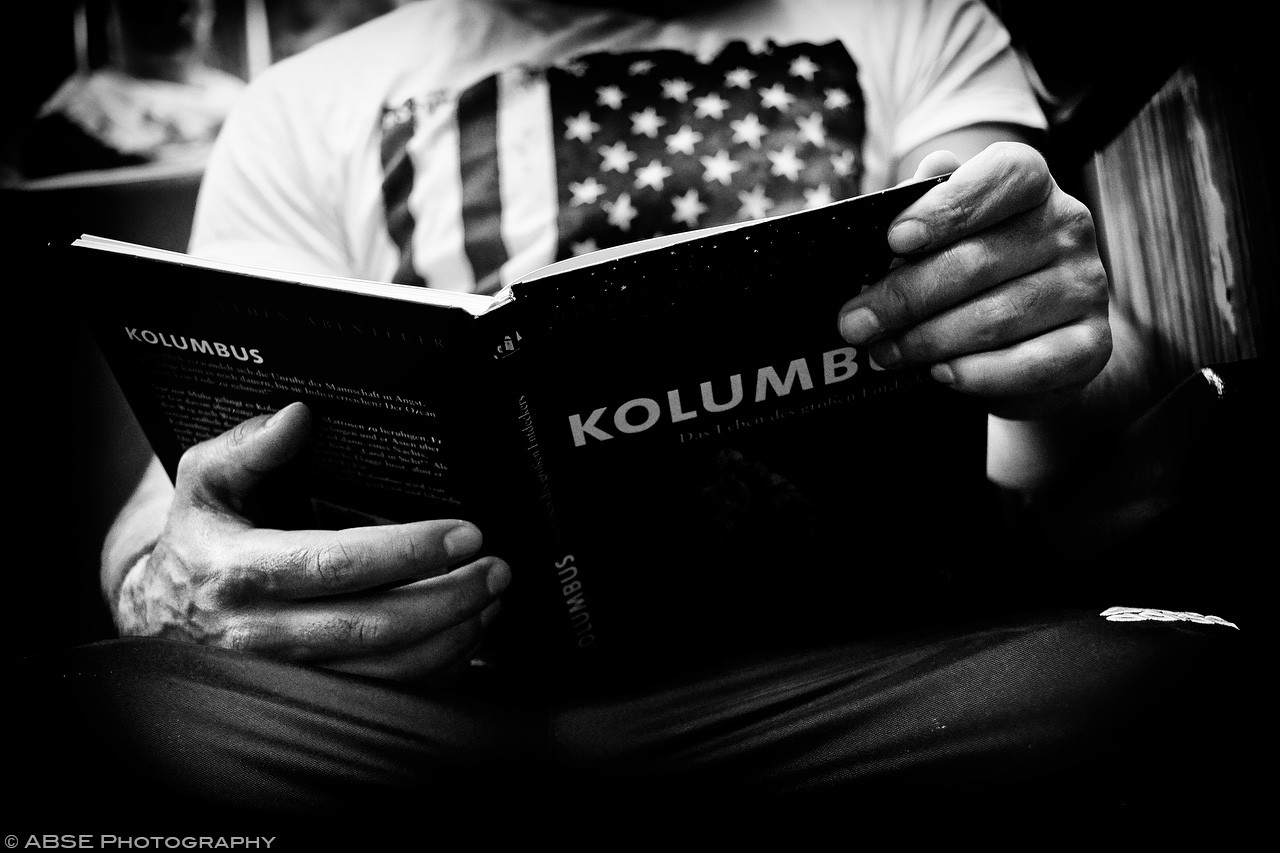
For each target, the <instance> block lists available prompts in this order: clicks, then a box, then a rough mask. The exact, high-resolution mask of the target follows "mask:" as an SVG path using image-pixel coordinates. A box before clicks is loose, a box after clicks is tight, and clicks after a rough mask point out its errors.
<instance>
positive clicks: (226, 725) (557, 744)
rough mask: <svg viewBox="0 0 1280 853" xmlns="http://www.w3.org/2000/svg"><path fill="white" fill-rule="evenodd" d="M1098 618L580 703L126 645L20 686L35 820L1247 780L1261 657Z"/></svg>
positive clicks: (1187, 630) (917, 804) (1222, 642)
mask: <svg viewBox="0 0 1280 853" xmlns="http://www.w3.org/2000/svg"><path fill="white" fill-rule="evenodd" d="M1100 614H1101V609H1094V610H1087V611H1084V610H1070V611H1052V612H1040V613H1033V614H1019V615H1016V616H1013V615H1006V616H1001V617H990V618H983V619H981V620H977V621H973V622H957V623H955V624H953V625H949V626H945V627H935V628H932V629H928V630H924V629H919V628H916V629H912V630H910V631H906V632H904V633H902V634H900V635H889V636H884V637H880V638H877V639H874V640H861V641H858V642H853V643H847V644H838V645H831V646H826V647H823V648H814V649H801V650H793V651H788V652H779V653H774V654H755V655H752V656H749V657H747V658H744V659H741V660H736V661H732V662H722V663H720V664H718V665H716V666H707V667H704V668H694V669H691V670H689V671H686V672H680V673H669V674H666V675H663V676H650V677H648V678H647V679H646V680H645V681H644V682H643V683H641V684H635V685H633V684H628V682H627V681H626V680H625V679H617V680H614V681H613V682H612V683H611V684H610V685H609V686H607V687H602V688H601V689H598V690H579V691H574V692H571V693H566V694H555V693H548V694H529V693H527V692H525V691H524V690H523V689H522V688H521V687H520V686H519V685H515V684H508V683H506V682H505V681H504V680H503V678H502V674H501V673H500V672H497V673H495V672H490V671H484V670H480V671H477V672H475V673H474V674H473V677H472V678H471V679H469V680H468V681H466V682H464V684H462V685H460V686H458V687H456V688H452V689H448V690H444V689H438V690H430V689H412V688H406V687H404V686H401V685H394V684H388V683H384V682H378V681H374V680H371V679H361V678H352V677H348V676H345V675H340V674H337V673H332V672H327V671H323V670H314V669H309V668H305V667H299V666H292V665H288V664H283V663H280V662H275V661H270V660H265V659H260V658H254V657H249V656H245V655H240V654H236V653H233V652H227V651H223V650H217V649H209V648H202V647H196V646H191V645H188V644H182V643H172V642H166V641H161V640H118V641H111V642H106V643H100V644H95V645H91V646H85V647H81V648H77V649H72V650H67V651H65V652H59V653H55V654H52V655H46V656H41V657H38V658H31V659H27V660H25V661H22V662H19V663H18V664H16V665H14V666H13V667H12V669H13V670H14V671H13V672H12V673H11V676H10V677H11V679H12V680H13V682H14V683H15V685H16V687H17V689H16V691H15V693H14V694H13V695H15V696H21V697H24V698H23V701H22V702H21V707H20V709H19V712H18V715H17V716H18V724H17V725H16V727H15V729H14V731H13V732H12V734H14V735H15V736H17V737H19V738H21V739H23V742H24V743H25V745H26V746H27V750H26V752H27V753H28V754H29V758H28V764H29V766H28V767H26V768H25V772H26V778H28V779H30V780H31V781H30V786H29V787H28V790H27V793H28V795H29V798H30V799H31V800H32V801H33V802H47V801H48V800H47V798H50V797H52V798H57V797H59V796H61V794H60V793H58V792H61V791H65V790H66V781H67V780H68V779H72V780H74V784H75V786H76V789H78V790H80V791H81V792H83V793H85V794H86V795H88V796H90V797H92V798H93V799H94V800H95V801H97V802H102V803H108V804H109V803H110V802H111V799H112V796H111V795H112V793H113V792H114V793H119V794H121V795H122V796H124V797H126V798H127V799H129V800H131V801H132V800H134V799H135V798H137V797H139V796H143V797H147V796H149V797H155V798H158V799H162V800H163V801H164V802H166V803H167V804H169V806H172V805H173V804H189V805H191V807H192V808H193V809H196V808H200V809H203V808H205V807H216V808H219V809H223V810H227V809H230V810H235V811H237V812H238V813H243V814H282V813H288V814H298V815H320V814H325V813H329V812H331V811H332V810H334V809H344V810H352V809H357V810H358V809H359V808H360V807H361V805H360V804H365V805H367V804H372V803H378V804H381V805H383V806H384V807H394V804H397V803H403V802H410V801H413V802H422V801H424V800H429V801H433V802H436V803H446V802H472V803H474V802H477V801H478V800H477V799H476V798H482V799H485V800H487V799H488V798H490V797H493V798H497V799H500V800H505V801H512V800H514V801H516V802H524V803H526V804H536V805H537V806H538V807H539V808H543V807H545V808H550V809H552V810H553V812H554V810H555V809H557V808H561V807H569V806H572V805H573V804H575V803H576V804H579V805H584V804H586V803H588V802H591V803H595V804H599V803H601V802H615V803H616V802H622V801H626V802H638V801H639V799H640V798H647V799H651V800H652V801H653V802H662V803H665V804H667V805H669V806H673V807H679V806H680V805H681V804H689V803H693V802H699V803H703V804H705V803H706V802H709V801H711V800H713V799H714V800H720V799H727V800H731V801H735V802H741V801H742V800H743V799H746V800H751V799H753V798H756V799H759V801H761V802H763V801H767V800H773V799H775V798H785V799H787V800H789V801H791V802H802V803H803V802H807V801H812V802H815V803H818V802H825V801H826V800H827V799H828V798H837V799H839V800H840V801H841V802H843V803H845V804H846V807H847V806H848V804H850V803H859V804H861V805H862V806H863V808H865V809H866V810H868V813H874V812H875V810H877V809H885V808H891V807H893V806H894V804H899V805H901V804H903V803H909V804H910V808H912V809H917V808H935V809H942V808H947V807H948V806H957V807H960V806H963V807H965V808H968V807H970V806H972V805H973V804H974V803H975V802H981V801H984V800H985V799H987V798H998V799H999V800H1000V801H1001V802H1005V803H1014V802H1018V801H1021V800H1025V801H1027V802H1028V803H1033V802H1034V803H1044V801H1045V798H1055V797H1056V798H1060V799H1059V800H1058V801H1057V803H1056V805H1054V808H1055V809H1069V808H1071V807H1072V805H1073V804H1074V806H1078V807H1086V808H1101V809H1113V808H1117V807H1121V808H1127V809H1132V808H1133V807H1134V806H1133V804H1134V803H1148V804H1151V805H1152V807H1155V806H1159V805H1161V804H1164V805H1167V804H1168V803H1170V802H1172V800H1170V799H1169V798H1170V797H1171V796H1174V797H1176V798H1179V799H1181V798H1185V796H1186V795H1188V794H1190V793H1195V792H1198V791H1199V790H1200V788H1205V787H1207V786H1204V785H1203V784H1202V783H1204V782H1205V781H1207V780H1211V779H1212V780H1216V781H1221V780H1223V779H1224V778H1229V772H1228V774H1227V775H1224V774H1223V773H1222V772H1220V770H1221V768H1220V767H1218V766H1216V765H1221V764H1222V763H1223V762H1230V761H1238V760H1240V756H1241V753H1240V747H1241V744H1240V743H1239V742H1238V740H1239V738H1238V737H1237V735H1239V734H1240V733H1241V731H1242V728H1243V727H1242V726H1241V725H1240V719H1239V717H1240V715H1241V714H1244V713H1248V706H1247V704H1244V703H1247V696H1246V695H1245V694H1244V693H1243V691H1242V688H1244V687H1247V685H1248V683H1249V682H1248V680H1247V677H1248V667H1249V655H1250V652H1249V648H1250V646H1249V644H1248V642H1247V638H1246V637H1245V636H1243V635H1242V633H1241V632H1240V631H1239V630H1237V629H1236V628H1234V627H1232V626H1229V625H1224V624H1219V623H1214V622H1208V621H1204V620H1201V621H1195V620H1193V619H1191V618H1190V617H1187V616H1183V617H1182V618H1176V617H1175V616H1168V615H1167V614H1166V616H1163V617H1160V618H1158V619H1157V618H1148V619H1144V620H1141V621H1113V620H1109V619H1108V618H1106V617H1105V616H1102V615H1100ZM1139 615H1140V614H1139ZM1157 616H1158V614H1157ZM1189 768H1192V769H1189ZM1195 795H1196V796H1200V795H1201V794H1200V793H1195Z"/></svg>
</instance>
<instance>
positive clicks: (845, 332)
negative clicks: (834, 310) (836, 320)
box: [840, 308, 880, 345]
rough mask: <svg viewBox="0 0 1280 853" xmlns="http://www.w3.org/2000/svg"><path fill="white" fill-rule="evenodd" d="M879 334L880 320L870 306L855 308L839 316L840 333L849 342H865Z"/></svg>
mask: <svg viewBox="0 0 1280 853" xmlns="http://www.w3.org/2000/svg"><path fill="white" fill-rule="evenodd" d="M878 334H880V320H879V319H878V318H877V317H876V315H875V313H874V312H872V310H871V309H870V308H855V309H854V310H852V311H850V312H849V313H848V314H845V315H843V316H841V318H840V335H841V337H843V338H844V339H845V340H846V341H848V342H849V343H851V344H854V345H857V344H865V343H866V342H867V341H869V340H871V339H872V338H874V337H875V336H876V335H878Z"/></svg>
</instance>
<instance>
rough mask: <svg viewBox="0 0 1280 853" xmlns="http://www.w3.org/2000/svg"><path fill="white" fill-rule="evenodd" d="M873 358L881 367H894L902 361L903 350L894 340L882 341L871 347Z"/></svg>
mask: <svg viewBox="0 0 1280 853" xmlns="http://www.w3.org/2000/svg"><path fill="white" fill-rule="evenodd" d="M871 358H872V360H874V361H875V363H876V364H878V365H880V366H881V367H893V366H894V365H896V364H898V362H900V361H902V350H900V349H898V345H897V344H895V343H894V342H893V341H881V342H880V343H878V344H876V345H875V346H873V347H872V348H871Z"/></svg>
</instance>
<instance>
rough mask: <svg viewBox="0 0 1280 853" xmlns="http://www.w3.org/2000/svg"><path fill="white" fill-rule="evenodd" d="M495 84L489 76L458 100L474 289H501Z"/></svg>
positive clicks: (466, 228) (504, 250) (465, 244)
mask: <svg viewBox="0 0 1280 853" xmlns="http://www.w3.org/2000/svg"><path fill="white" fill-rule="evenodd" d="M497 110H498V79H497V77H488V78H486V79H484V80H481V81H480V82H479V83H477V84H475V85H474V86H472V87H471V88H469V89H467V90H466V91H465V92H463V93H462V95H461V96H460V97H459V98H458V151H459V157H458V167H459V172H460V174H461V177H462V231H463V248H464V250H465V251H466V254H467V260H468V261H470V263H471V267H472V270H473V272H474V275H475V281H476V290H478V291H480V292H481V293H491V292H493V291H495V290H497V289H498V288H499V287H500V286H501V282H500V280H499V275H500V271H501V269H502V265H503V264H504V263H506V262H507V248H506V245H505V243H504V242H503V240H502V194H501V188H500V186H499V175H498V170H499V167H498V115H497Z"/></svg>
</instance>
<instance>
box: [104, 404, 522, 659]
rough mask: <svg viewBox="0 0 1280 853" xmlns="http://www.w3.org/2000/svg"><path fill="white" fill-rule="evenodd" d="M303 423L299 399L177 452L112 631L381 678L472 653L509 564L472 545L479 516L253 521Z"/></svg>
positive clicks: (302, 434)
mask: <svg viewBox="0 0 1280 853" xmlns="http://www.w3.org/2000/svg"><path fill="white" fill-rule="evenodd" d="M309 426H310V413H309V411H308V410H307V408H306V406H304V405H302V404H299V403H295V404H293V405H291V406H288V407H286V408H284V409H281V410H280V411H279V412H277V413H276V414H275V415H272V416H270V417H268V416H265V415H264V416H262V417H257V418H252V419H250V420H248V421H245V422H244V423H242V424H240V425H239V426H237V427H235V428H234V429H231V430H229V431H228V432H226V433H224V434H222V435H221V436H218V437H217V438H214V439H211V440H209V441H206V442H204V443H202V444H199V445H197V446H195V447H192V448H191V449H190V450H188V451H187V452H186V454H184V456H183V457H182V460H181V462H180V463H179V466H178V474H177V478H176V483H175V487H174V496H173V501H172V503H171V504H170V507H169V513H168V518H167V520H166V522H165V526H164V530H163V533H162V534H161V535H160V537H159V539H158V540H157V541H156V544H155V547H154V548H153V549H152V550H151V551H150V553H149V554H147V555H145V556H143V557H142V559H140V560H139V561H138V562H137V563H135V564H134V565H133V566H132V567H131V568H130V569H129V570H128V572H127V574H126V575H125V577H124V582H123V585H122V587H121V591H120V595H119V597H118V600H117V601H116V602H115V616H116V622H117V626H118V628H119V629H120V632H121V633H122V634H125V635H142V636H158V637H168V638H174V639H182V640H188V641H192V642H197V643H205V644H210V645H216V646H222V647H226V648H231V649H237V650H241V651H245V652H253V653H258V654H263V655H267V656H271V657H276V658H282V659H286V660H292V661H298V662H303V663H307V664H311V665H316V666H323V667H326V668H329V669H336V670H342V671H346V672H352V673H358V674H362V675H371V676H378V677H383V678H396V679H416V678H422V677H426V676H429V675H433V674H437V673H442V672H444V671H445V670H448V669H449V668H450V667H451V666H452V665H453V664H456V663H462V662H464V661H466V660H467V659H469V657H470V656H471V655H472V654H473V653H474V651H475V650H476V647H477V646H478V644H479V641H480V638H481V632H482V629H483V627H484V626H485V625H487V624H488V623H489V621H490V620H491V619H492V617H493V615H494V613H495V612H496V610H497V602H498V599H497V596H498V594H499V593H500V592H501V591H502V590H503V589H504V588H505V587H506V586H507V584H508V582H509V580H510V577H511V574H510V568H509V567H508V566H507V564H506V563H505V562H503V561H502V560H500V559H498V558H496V557H480V558H478V559H477V558H476V555H477V553H478V551H479V549H480V544H481V536H480V531H479V530H478V529H476V527H475V526H473V525H471V524H469V523H467V522H464V521H457V520H432V521H419V522H413V523H409V524H398V525H386V526H374V527H358V528H349V529H345V530H337V531H330V530H272V529H266V528H259V527H257V526H255V524H254V521H253V519H252V518H251V517H249V516H250V513H251V511H250V510H249V509H248V507H249V505H250V504H251V502H252V497H253V495H254V490H255V487H256V486H257V485H258V484H259V482H260V481H261V480H262V479H263V477H265V476H267V475H269V474H270V473H271V472H272V471H273V470H274V469H276V468H278V467H280V466H281V465H283V464H284V463H285V462H287V461H288V460H289V459H291V458H292V457H293V456H294V455H295V454H296V453H297V452H298V451H299V450H300V449H301V448H302V446H303V444H304V442H305V441H306V436H307V433H308V429H309Z"/></svg>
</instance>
